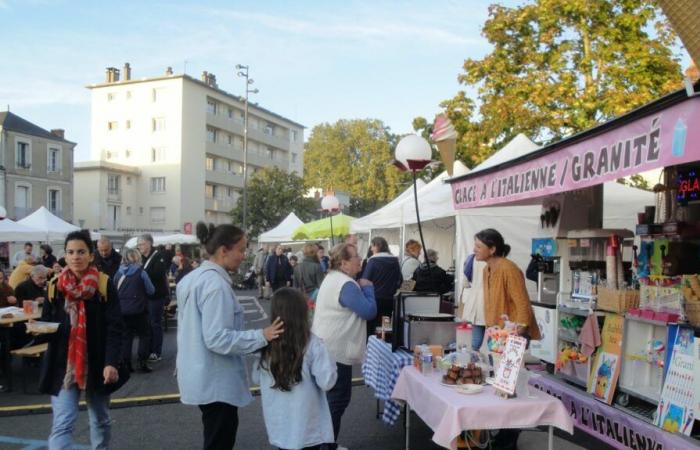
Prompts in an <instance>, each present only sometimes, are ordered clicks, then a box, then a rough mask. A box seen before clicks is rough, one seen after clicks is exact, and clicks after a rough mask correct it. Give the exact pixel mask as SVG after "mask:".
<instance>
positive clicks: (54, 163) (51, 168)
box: [46, 147, 61, 172]
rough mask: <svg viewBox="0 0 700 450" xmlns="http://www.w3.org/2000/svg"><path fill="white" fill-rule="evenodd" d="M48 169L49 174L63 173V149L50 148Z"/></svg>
mask: <svg viewBox="0 0 700 450" xmlns="http://www.w3.org/2000/svg"><path fill="white" fill-rule="evenodd" d="M46 169H47V171H48V172H60V171H61V149H60V148H55V147H49V151H48V155H47V164H46Z"/></svg>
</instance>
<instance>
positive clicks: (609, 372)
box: [588, 314, 625, 405]
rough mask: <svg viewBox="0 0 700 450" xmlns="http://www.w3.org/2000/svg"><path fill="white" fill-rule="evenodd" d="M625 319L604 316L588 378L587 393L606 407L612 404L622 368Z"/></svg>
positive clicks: (615, 316)
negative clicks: (605, 404) (598, 344)
mask: <svg viewBox="0 0 700 450" xmlns="http://www.w3.org/2000/svg"><path fill="white" fill-rule="evenodd" d="M624 320H625V318H624V317H622V316H619V315H617V314H606V315H605V323H604V324H603V331H602V333H601V341H602V344H601V346H600V347H598V350H597V351H596V354H595V359H594V360H593V370H592V371H591V374H590V375H589V376H588V393H589V394H593V396H594V397H595V398H597V399H598V400H602V401H604V402H605V403H607V404H608V405H610V404H612V401H613V396H614V394H615V387H616V386H617V379H618V378H619V376H620V368H621V366H622V361H621V358H622V329H623V327H624Z"/></svg>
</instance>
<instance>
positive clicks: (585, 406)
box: [530, 376, 700, 450]
mask: <svg viewBox="0 0 700 450" xmlns="http://www.w3.org/2000/svg"><path fill="white" fill-rule="evenodd" d="M530 384H531V385H532V386H534V387H536V388H537V389H539V390H541V391H544V392H546V393H547V394H549V395H552V396H554V397H557V398H559V399H560V400H561V401H562V402H563V403H564V406H565V407H566V409H567V410H568V411H569V413H570V414H571V417H572V418H573V419H574V425H575V426H576V428H578V429H579V430H581V431H584V432H586V433H588V434H590V435H591V436H593V437H595V438H597V439H599V440H601V441H602V442H604V443H606V444H608V445H611V446H613V447H614V448H618V449H632V450H688V449H691V448H696V447H698V446H700V442H698V441H694V440H692V439H690V438H686V437H685V436H681V435H678V434H671V433H669V432H666V431H664V430H662V429H661V428H657V427H655V426H654V425H652V424H650V423H648V422H645V421H643V420H640V419H637V418H635V417H633V416H631V415H629V414H626V413H625V412H624V411H621V410H619V409H616V408H614V407H612V406H608V405H606V404H604V403H601V402H599V401H597V400H596V399H594V398H593V397H591V396H590V395H588V394H586V393H585V392H584V391H581V390H579V389H578V388H575V387H573V386H569V385H567V384H565V383H563V382H560V381H558V380H556V379H554V378H553V377H551V376H540V377H531V378H530Z"/></svg>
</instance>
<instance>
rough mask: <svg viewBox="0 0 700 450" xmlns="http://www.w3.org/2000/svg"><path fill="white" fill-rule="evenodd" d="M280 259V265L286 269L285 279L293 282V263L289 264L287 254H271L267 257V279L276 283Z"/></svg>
mask: <svg viewBox="0 0 700 450" xmlns="http://www.w3.org/2000/svg"><path fill="white" fill-rule="evenodd" d="M278 259H280V260H281V261H280V266H281V267H282V270H283V271H284V280H285V281H289V282H290V283H291V282H292V272H293V271H292V265H291V264H289V260H288V259H287V257H286V256H285V255H280V256H277V255H270V256H269V257H268V258H267V263H266V265H265V281H269V282H270V283H274V282H275V280H276V279H277V266H278V264H277V260H278Z"/></svg>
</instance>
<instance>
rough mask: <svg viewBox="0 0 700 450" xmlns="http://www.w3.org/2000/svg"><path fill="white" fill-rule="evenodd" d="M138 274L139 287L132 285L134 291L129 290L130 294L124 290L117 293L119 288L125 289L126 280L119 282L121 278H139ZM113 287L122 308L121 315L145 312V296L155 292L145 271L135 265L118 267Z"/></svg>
mask: <svg viewBox="0 0 700 450" xmlns="http://www.w3.org/2000/svg"><path fill="white" fill-rule="evenodd" d="M139 274H140V279H141V283H142V285H141V286H138V285H134V287H135V288H136V289H134V290H131V292H125V291H124V290H122V292H121V293H120V292H119V291H120V289H119V288H120V287H126V286H123V283H124V282H126V279H125V280H124V281H121V280H122V278H123V277H125V276H126V277H131V276H139ZM114 285H115V286H116V287H117V295H119V303H120V305H121V308H122V314H124V315H129V314H138V313H140V312H145V311H146V307H147V304H146V301H147V296H151V295H153V293H154V292H155V291H156V288H155V287H154V286H153V283H151V278H150V277H149V276H148V274H147V273H146V271H145V270H143V269H141V266H140V265H137V264H127V265H122V266H120V267H119V270H117V273H116V275H115V276H114Z"/></svg>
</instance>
